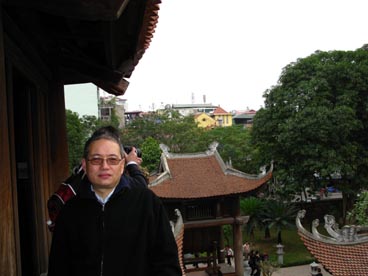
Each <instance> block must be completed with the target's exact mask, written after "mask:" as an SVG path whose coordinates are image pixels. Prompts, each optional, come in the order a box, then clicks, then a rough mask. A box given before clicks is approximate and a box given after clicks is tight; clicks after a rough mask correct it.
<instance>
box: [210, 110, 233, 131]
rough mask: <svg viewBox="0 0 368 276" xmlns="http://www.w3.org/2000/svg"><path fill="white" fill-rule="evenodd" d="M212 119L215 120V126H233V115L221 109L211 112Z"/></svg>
mask: <svg viewBox="0 0 368 276" xmlns="http://www.w3.org/2000/svg"><path fill="white" fill-rule="evenodd" d="M212 118H213V119H214V120H215V122H216V126H219V127H228V126H232V125H233V115H232V114H231V113H229V112H227V111H225V110H224V109H223V108H221V107H217V108H216V109H215V110H214V111H213V114H212Z"/></svg>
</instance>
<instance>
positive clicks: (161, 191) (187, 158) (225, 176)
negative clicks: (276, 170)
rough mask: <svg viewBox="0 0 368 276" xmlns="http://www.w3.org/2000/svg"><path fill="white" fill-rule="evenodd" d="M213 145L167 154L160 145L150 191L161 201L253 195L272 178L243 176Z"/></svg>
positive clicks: (215, 143)
mask: <svg viewBox="0 0 368 276" xmlns="http://www.w3.org/2000/svg"><path fill="white" fill-rule="evenodd" d="M217 146H218V143H217V142H214V143H212V144H211V145H210V146H209V149H208V150H207V151H205V152H198V153H184V154H183V153H171V152H169V148H168V147H167V146H166V145H161V149H162V154H161V163H160V170H159V173H158V174H157V175H156V176H155V177H153V178H152V179H151V180H150V185H149V186H150V188H151V189H152V190H153V191H154V192H155V193H156V194H157V195H158V196H159V197H162V198H175V199H193V198H206V197H216V196H223V195H230V194H246V193H251V192H256V191H257V190H258V189H259V188H260V187H261V186H262V185H263V184H265V183H266V182H267V181H268V180H269V179H270V178H271V177H272V170H273V166H272V164H271V166H270V168H269V170H268V171H267V172H262V173H260V174H258V175H253V174H247V173H244V172H241V171H239V170H236V169H234V168H232V167H231V165H229V164H225V162H224V161H223V160H222V158H221V156H220V155H219V153H218V152H217Z"/></svg>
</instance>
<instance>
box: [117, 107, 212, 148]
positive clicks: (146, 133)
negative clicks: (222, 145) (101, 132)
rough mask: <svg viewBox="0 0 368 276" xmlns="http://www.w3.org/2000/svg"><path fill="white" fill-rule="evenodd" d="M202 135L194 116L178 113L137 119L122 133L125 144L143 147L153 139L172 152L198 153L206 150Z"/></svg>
mask: <svg viewBox="0 0 368 276" xmlns="http://www.w3.org/2000/svg"><path fill="white" fill-rule="evenodd" d="M202 133H203V130H202V129H200V128H198V127H197V125H196V123H195V122H194V119H193V116H185V117H184V116H180V114H179V113H178V112H174V111H164V112H162V113H157V112H156V113H150V114H148V115H145V116H144V117H142V118H137V119H135V120H134V121H133V122H132V123H131V124H129V125H127V126H126V128H125V129H124V130H123V131H122V138H123V141H126V142H125V143H127V142H128V143H130V144H131V145H136V146H138V147H141V145H142V143H143V142H144V140H145V139H146V138H148V137H152V138H154V139H155V140H156V141H157V142H158V143H159V144H165V145H167V146H168V147H169V148H170V151H172V152H196V151H198V150H204V149H206V147H204V144H203V141H202V139H201V135H202ZM206 146H207V145H206Z"/></svg>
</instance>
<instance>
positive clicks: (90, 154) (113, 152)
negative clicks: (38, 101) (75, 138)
mask: <svg viewBox="0 0 368 276" xmlns="http://www.w3.org/2000/svg"><path fill="white" fill-rule="evenodd" d="M131 154H133V155H134V154H135V153H134V150H133V151H132V152H131V153H130V154H129V155H131ZM127 156H128V155H127V154H126V153H125V152H124V150H123V147H122V145H121V143H120V140H119V136H118V134H117V131H116V130H115V129H114V128H112V127H104V128H101V129H99V130H97V131H96V132H95V133H94V134H93V135H92V136H91V138H90V139H89V140H88V141H87V142H86V144H85V148H84V155H83V160H82V167H83V170H84V171H85V172H86V176H87V179H86V181H84V182H83V183H82V184H81V187H80V189H79V192H78V193H77V195H76V196H75V197H73V198H72V199H70V200H69V201H68V202H67V203H66V204H65V206H64V207H63V208H62V209H61V211H60V214H59V215H58V217H57V220H56V226H55V230H54V234H53V240H52V245H51V251H50V258H49V272H48V276H59V275H60V276H80V275H88V276H119V275H126V276H135V275H137V276H148V275H153V276H155V275H157V276H158V275H160V276H165V275H167V276H169V275H170V276H176V275H181V270H180V266H179V261H178V251H177V247H176V243H175V239H174V236H173V233H172V231H171V227H170V223H169V220H168V218H167V215H166V213H165V210H164V207H163V205H162V204H161V202H160V200H159V199H158V198H157V196H155V195H154V194H153V192H152V191H151V190H149V189H147V188H146V187H145V186H146V185H143V184H146V183H139V182H141V181H143V182H145V178H144V177H142V179H141V180H137V178H134V179H133V178H131V177H129V176H127V175H126V174H124V173H123V172H124V168H125V165H126V164H125V162H126V158H127ZM130 159H132V158H130ZM137 161H139V160H137ZM135 170H139V167H138V166H137V165H136V164H133V165H131V166H130V169H129V174H130V175H132V174H133V175H134V174H136V172H135ZM142 175H143V174H142ZM137 181H138V182H137Z"/></svg>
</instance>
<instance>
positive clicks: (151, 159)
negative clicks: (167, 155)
mask: <svg viewBox="0 0 368 276" xmlns="http://www.w3.org/2000/svg"><path fill="white" fill-rule="evenodd" d="M141 150H142V158H143V162H142V167H144V168H146V169H147V171H148V172H152V171H154V170H156V169H157V164H158V163H159V162H160V156H161V149H160V145H159V143H158V142H157V141H156V140H155V139H154V138H152V137H147V138H146V139H145V140H144V142H143V143H142V147H141Z"/></svg>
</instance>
